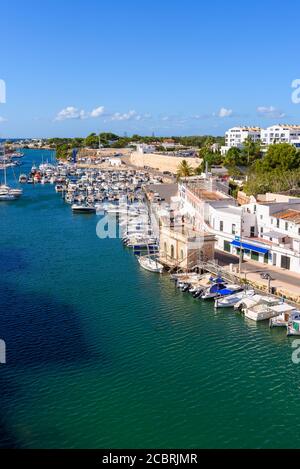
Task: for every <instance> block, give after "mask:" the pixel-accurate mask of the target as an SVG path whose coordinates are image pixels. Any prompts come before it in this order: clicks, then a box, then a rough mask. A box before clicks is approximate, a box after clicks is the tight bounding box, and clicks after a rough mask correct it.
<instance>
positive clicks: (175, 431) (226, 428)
mask: <svg viewBox="0 0 300 469" xmlns="http://www.w3.org/2000/svg"><path fill="white" fill-rule="evenodd" d="M41 154H42V153H41V152H37V151H26V160H25V161H26V162H27V163H28V165H29V166H28V165H27V168H28V167H30V166H31V163H32V161H33V160H35V162H36V163H38V162H39V159H40V158H41ZM43 155H44V159H46V157H47V153H46V152H44V153H43ZM48 156H49V154H48ZM25 169H26V167H25V168H24V167H23V168H22V172H24V170H25ZM24 192H25V194H24V197H23V199H22V200H20V201H18V202H13V203H1V204H0V266H1V283H0V300H1V314H0V337H1V338H3V339H5V341H6V344H7V364H6V365H0V386H1V408H0V446H2V447H7V446H9V447H21V448H101V447H111V448H122V447H123V448H125V447H126V448H143V447H157V448H163V447H168V448H176V447H177V448H179V447H187V448H192V447H194V448H196V447H198V448H205V447H206V448H216V447H218V448H232V447H238V448H246V447H252V448H254V447H255V448H261V447H293V448H295V447H299V446H300V432H299V430H300V398H299V397H300V396H299V384H300V365H298V366H297V365H295V364H293V363H292V360H291V354H292V348H291V342H292V341H291V339H287V338H286V336H285V331H284V330H271V331H270V330H269V328H268V326H267V325H265V324H258V325H256V324H254V323H251V322H247V321H246V320H245V319H244V318H242V317H241V316H240V315H238V314H236V313H234V312H233V310H231V309H230V310H228V311H226V310H225V311H222V310H221V311H218V312H217V313H215V312H214V309H213V305H212V303H210V302H201V301H198V300H194V299H193V298H192V297H191V296H189V295H186V294H183V293H180V292H178V291H177V290H175V288H174V285H173V283H172V282H171V281H170V280H169V277H168V276H162V277H160V276H158V275H155V274H151V273H148V272H146V271H143V270H141V268H140V267H139V265H138V263H137V262H136V259H135V258H134V256H133V255H132V253H131V252H130V251H129V250H126V249H124V248H123V246H122V244H121V242H120V240H118V239H110V240H100V239H99V238H97V236H96V224H97V221H98V217H97V216H96V215H79V214H76V215H72V213H71V210H70V207H69V206H68V205H65V204H64V203H63V201H62V199H61V197H60V196H59V195H57V194H55V191H54V187H53V186H50V185H45V186H29V185H28V186H24Z"/></svg>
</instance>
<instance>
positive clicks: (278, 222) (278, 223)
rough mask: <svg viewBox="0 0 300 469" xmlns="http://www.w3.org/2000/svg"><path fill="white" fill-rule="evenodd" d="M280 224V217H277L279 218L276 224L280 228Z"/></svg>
mask: <svg viewBox="0 0 300 469" xmlns="http://www.w3.org/2000/svg"><path fill="white" fill-rule="evenodd" d="M279 225H280V220H279V218H277V220H276V226H277V228H279Z"/></svg>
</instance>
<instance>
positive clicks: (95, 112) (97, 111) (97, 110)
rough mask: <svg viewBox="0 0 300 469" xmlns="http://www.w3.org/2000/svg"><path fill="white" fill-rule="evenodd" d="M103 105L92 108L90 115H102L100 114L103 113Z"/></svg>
mask: <svg viewBox="0 0 300 469" xmlns="http://www.w3.org/2000/svg"><path fill="white" fill-rule="evenodd" d="M104 111H105V109H104V106H99V107H96V108H95V109H93V110H92V111H91V113H90V116H91V117H100V116H102V114H104Z"/></svg>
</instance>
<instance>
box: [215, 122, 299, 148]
mask: <svg viewBox="0 0 300 469" xmlns="http://www.w3.org/2000/svg"><path fill="white" fill-rule="evenodd" d="M249 138H250V139H251V140H252V141H253V142H258V141H260V142H261V144H262V146H263V147H267V146H268V145H272V144H273V143H289V144H291V145H294V146H295V147H297V148H300V125H290V124H278V125H272V126H271V127H267V128H266V129H261V128H260V127H232V128H231V129H228V130H227V132H225V146H223V147H221V153H222V154H223V155H225V154H226V153H227V152H228V150H229V149H230V148H233V147H236V148H243V145H244V143H245V140H247V139H249Z"/></svg>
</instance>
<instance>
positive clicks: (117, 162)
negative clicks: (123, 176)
mask: <svg viewBox="0 0 300 469" xmlns="http://www.w3.org/2000/svg"><path fill="white" fill-rule="evenodd" d="M108 161H109V164H110V166H116V167H119V166H121V165H122V160H121V159H120V158H110V159H109V160H108Z"/></svg>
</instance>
